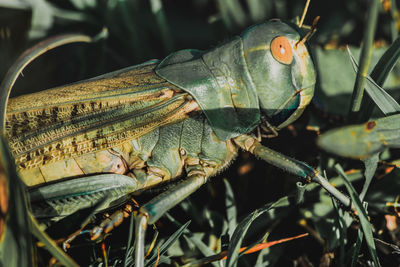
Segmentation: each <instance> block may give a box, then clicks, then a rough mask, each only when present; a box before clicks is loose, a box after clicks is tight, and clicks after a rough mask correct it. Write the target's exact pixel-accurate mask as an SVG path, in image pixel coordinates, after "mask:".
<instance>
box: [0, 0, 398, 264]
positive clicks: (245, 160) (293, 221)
mask: <svg viewBox="0 0 400 267" xmlns="http://www.w3.org/2000/svg"><path fill="white" fill-rule="evenodd" d="M305 2H306V1H305V0H174V1H171V0H164V1H161V0H148V1H145V0H130V1H129V0H98V1H95V0H54V1H50V0H0V62H1V64H0V79H2V77H3V76H4V75H5V73H6V71H7V70H8V69H9V67H10V66H11V64H12V63H13V62H14V61H15V60H16V59H17V57H18V56H19V55H20V54H21V53H22V52H23V51H24V50H26V49H27V48H29V47H31V46H32V45H34V44H36V43H38V42H39V41H41V40H43V39H46V38H48V37H50V36H54V35H57V34H64V33H71V32H73V33H85V34H88V35H90V36H95V35H97V34H99V33H103V35H105V36H106V37H105V38H102V39H99V40H98V41H97V42H95V43H91V44H71V45H67V46H64V47H60V48H57V49H55V50H52V51H50V52H48V53H46V54H45V55H43V56H41V57H40V58H39V59H37V60H35V61H34V62H33V63H31V64H30V65H29V66H28V67H27V68H26V69H25V70H24V72H23V76H22V77H20V78H19V79H18V81H17V83H16V85H15V88H14V91H13V95H19V94H24V93H29V92H35V91H38V90H42V89H46V88H50V87H54V86H59V85H63V84H66V83H70V82H74V81H78V80H82V79H87V78H91V77H93V76H96V75H100V74H103V73H106V72H110V71H113V70H117V69H121V68H123V67H127V66H131V65H134V64H139V63H142V62H144V61H147V60H149V59H153V58H158V59H162V58H164V57H165V56H167V55H168V54H169V53H170V52H172V51H176V50H179V49H185V48H196V49H203V50H206V49H210V48H212V47H214V46H215V45H218V44H220V43H222V42H224V41H227V40H229V38H230V37H232V36H234V35H235V34H239V33H240V32H241V31H242V30H244V29H245V28H246V27H248V26H250V25H252V24H255V23H259V22H262V21H265V20H267V19H271V18H280V19H282V20H291V21H296V18H298V17H300V16H301V13H302V11H303V8H304V5H305ZM398 2H400V1H395V0H383V1H381V5H380V10H379V16H378V23H377V30H376V34H375V42H374V50H373V56H372V63H371V68H372V67H373V66H374V65H375V63H376V62H377V61H378V59H379V58H380V56H381V55H382V54H383V53H384V51H385V50H386V49H387V48H388V46H389V45H390V44H391V43H392V42H393V41H394V40H395V39H396V38H397V37H398V33H399V27H400V17H399V11H398V9H397V6H398V5H399V3H398ZM370 3H371V1H369V0H351V1H348V0H339V1H316V0H314V1H312V2H311V4H310V7H309V11H308V13H307V17H306V19H305V24H308V25H310V24H311V23H312V21H313V19H314V18H315V17H316V16H321V19H320V21H319V23H318V25H317V31H316V33H315V34H314V36H313V37H312V38H311V40H310V41H309V42H310V45H311V47H312V52H313V56H314V59H315V61H314V62H315V64H316V66H317V71H318V84H317V88H316V97H315V99H314V100H313V104H312V106H311V107H310V108H309V109H308V110H307V111H306V113H305V114H304V115H303V116H302V118H301V119H300V120H299V121H298V122H296V123H295V124H294V125H291V126H290V127H288V128H287V129H284V130H282V131H281V133H280V136H279V137H278V138H275V139H269V140H265V141H264V144H265V145H267V146H269V147H271V148H273V149H276V150H278V151H280V152H282V153H283V154H286V155H289V156H292V157H295V158H296V159H299V160H302V161H305V162H307V163H309V164H311V166H314V167H317V168H319V169H320V170H326V171H327V176H328V177H329V178H332V179H331V182H333V183H334V184H335V185H337V186H341V185H343V182H342V180H341V179H340V178H339V177H338V175H337V173H336V172H335V171H334V170H333V166H334V164H335V163H337V162H339V163H340V164H341V165H342V166H343V168H344V169H345V171H348V178H349V179H350V180H351V181H354V186H355V187H356V189H358V190H359V189H360V188H361V187H362V185H363V182H362V180H363V174H362V172H363V168H364V165H363V164H362V163H361V162H360V161H357V160H349V159H344V158H340V157H335V156H332V155H329V154H326V153H324V152H323V151H321V150H320V149H319V148H318V147H317V146H316V145H315V139H316V138H317V135H318V133H319V131H325V130H327V129H329V128H333V127H335V126H337V125H341V124H343V123H344V121H345V120H346V119H345V118H344V117H343V115H346V114H347V112H348V109H349V105H350V97H351V93H352V90H353V86H354V80H355V77H356V75H355V72H354V71H353V70H352V67H351V62H350V60H349V57H348V55H347V53H346V52H345V51H344V46H345V45H350V46H351V50H352V52H353V53H354V54H355V56H356V58H358V57H359V50H360V49H359V47H360V44H361V42H362V38H363V32H364V27H365V25H366V19H367V18H366V14H367V10H368V7H369V5H370ZM399 82H400V69H399V68H398V67H397V66H396V67H395V68H394V69H393V71H392V72H391V74H390V76H389V78H388V79H387V82H386V84H385V86H384V88H385V89H387V90H388V92H389V93H390V94H391V95H392V96H393V98H394V99H396V100H399V98H400V91H399V90H398V89H399ZM50 101H51V100H50ZM374 116H375V117H380V116H382V115H381V114H380V113H379V112H375V113H374ZM398 156H399V152H398V151H396V150H393V149H392V150H386V151H384V152H383V153H382V155H381V162H380V164H379V166H378V171H377V172H376V174H375V176H374V179H373V182H372V185H371V187H370V189H369V191H368V194H367V196H366V200H367V201H368V202H369V209H368V210H369V212H370V214H369V215H370V216H371V222H372V225H373V227H372V228H373V232H374V236H375V237H376V238H378V239H379V240H381V241H377V242H376V246H377V252H378V256H379V258H380V260H381V264H382V265H384V266H395V265H396V266H397V265H399V264H400V258H399V254H398V253H399V250H398V246H399V245H400V239H399V238H400V233H399V232H400V228H399V227H398V223H399V216H400V213H399V211H398V210H397V207H398V206H399V201H398V197H399V195H400V182H399V181H400V170H399V168H398V165H397V167H394V166H395V165H390V164H389V163H388V162H393V160H395V159H398V158H399V157H398ZM397 164H398V163H397ZM223 178H227V179H226V180H225V179H223ZM297 181H298V180H297V178H296V177H293V176H291V175H288V174H286V173H284V172H282V171H281V170H278V169H276V168H273V167H271V166H268V165H267V164H266V163H264V162H262V161H260V160H257V159H255V158H254V157H252V156H251V155H249V154H247V153H241V154H240V155H239V157H238V159H237V160H236V161H235V162H234V163H233V164H232V166H230V168H228V169H227V170H226V171H225V172H224V173H222V174H220V175H219V177H217V178H214V179H212V180H211V182H210V183H208V184H207V185H206V186H204V187H203V188H202V189H201V190H199V192H198V193H196V194H195V195H194V196H192V197H190V198H189V200H187V201H184V202H183V203H182V204H181V205H180V206H179V207H177V208H175V209H173V210H172V211H171V212H170V214H169V216H166V217H163V218H162V219H161V220H160V221H159V222H158V223H157V229H158V231H159V232H160V235H159V237H158V242H160V243H162V242H163V241H164V240H166V239H168V238H169V237H170V236H171V235H172V234H173V233H174V232H175V231H176V230H177V229H178V228H179V225H182V224H184V223H186V222H187V221H188V220H192V221H191V223H190V225H189V226H188V228H187V229H186V230H185V231H184V234H183V237H181V238H180V239H179V241H178V242H175V243H174V244H173V246H172V247H170V248H169V249H168V251H167V253H166V254H165V257H164V258H163V259H164V260H165V262H168V264H173V263H174V262H175V263H179V264H182V263H185V262H187V261H188V260H189V259H191V258H197V259H198V258H201V257H203V256H206V255H207V254H209V253H216V252H219V251H220V250H221V249H223V248H224V247H226V245H227V244H229V237H231V235H232V233H233V230H234V229H235V227H236V226H237V222H240V221H241V220H242V219H243V218H245V216H247V215H248V214H249V213H251V212H253V211H254V210H256V209H257V208H260V207H263V205H265V204H266V203H269V202H274V201H276V200H278V199H279V198H282V197H285V196H288V195H291V194H295V192H301V190H302V189H301V188H303V186H301V185H299V184H297V186H296V182H297ZM305 189H306V192H305V195H304V201H303V202H302V203H301V204H299V205H294V204H293V205H286V206H285V205H284V206H283V207H281V208H278V209H273V210H268V212H266V213H264V214H263V215H261V216H259V217H258V218H257V219H256V220H255V221H254V222H253V224H252V226H251V227H250V230H249V231H248V233H247V235H246V236H245V239H244V241H243V244H246V245H247V244H251V243H252V242H256V241H257V240H260V238H262V237H263V236H264V237H268V239H267V240H268V241H269V240H276V239H280V238H284V237H288V236H294V235H298V234H300V233H304V232H308V233H310V236H309V237H306V238H303V239H299V240H296V241H292V242H289V243H286V244H282V245H277V246H274V247H271V248H270V249H266V250H263V251H262V252H261V253H259V254H254V255H248V256H244V257H241V258H240V259H239V266H254V264H258V266H267V265H268V266H272V265H273V264H275V265H276V266H318V265H319V266H328V265H334V266H339V265H348V264H349V263H350V262H351V259H352V258H353V259H354V257H356V258H355V261H356V263H357V265H361V266H370V264H371V259H370V258H369V256H368V249H367V248H366V245H365V242H364V243H363V245H362V246H361V253H360V254H358V253H356V254H354V253H353V250H354V244H355V242H356V239H357V231H358V229H359V225H358V223H357V222H352V220H351V218H350V217H348V215H344V213H342V211H341V210H340V208H335V205H334V204H333V203H332V200H331V198H330V197H329V196H328V195H327V194H326V193H325V192H324V191H323V190H320V188H318V187H316V186H314V185H308V186H307V187H306V188H305ZM341 190H342V191H344V192H345V188H344V187H343V188H341ZM152 194H154V192H149V193H148V194H145V195H144V196H140V197H139V198H138V201H139V203H144V202H145V201H146V199H149V198H150V197H151V196H152ZM341 219H343V220H341ZM128 221H129V220H128ZM128 231H129V222H126V223H124V224H123V225H122V226H120V227H119V228H118V229H116V230H114V231H113V232H112V233H111V235H110V236H108V237H107V238H106V239H105V241H104V242H105V243H106V245H107V253H108V261H109V263H110V264H113V265H116V264H121V262H122V260H121V258H123V257H125V256H124V255H125V254H124V253H125V250H126V242H127V241H126V239H127V233H128ZM148 235H149V236H150V237H151V231H149V234H148ZM150 241H151V240H149V243H150ZM393 246H394V247H393ZM396 246H397V250H396ZM69 252H70V253H71V254H72V255H73V257H74V258H75V259H76V260H77V261H78V262H79V263H80V264H82V265H89V264H93V265H98V264H100V262H101V261H102V260H103V257H102V256H101V255H102V253H101V252H100V248H99V245H98V244H96V243H93V242H88V241H87V240H78V241H76V243H72V247H71V249H70V250H69ZM167 256H168V257H167ZM171 260H172V261H171Z"/></svg>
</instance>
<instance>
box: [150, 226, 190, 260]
mask: <svg viewBox="0 0 400 267" xmlns="http://www.w3.org/2000/svg"><path fill="white" fill-rule="evenodd" d="M189 224H190V221H188V222H186V223H185V224H184V225H182V226H181V227H180V228H179V229H178V230H177V231H176V232H175V233H173V234H172V235H171V236H170V237H169V238H168V239H167V240H166V241H165V242H164V243H163V244H162V245H161V246H160V248H159V251H158V253H154V254H153V256H152V257H151V258H150V259H149V261H148V262H147V263H146V266H152V265H153V264H154V263H155V262H156V261H157V258H158V256H162V255H163V254H164V253H165V252H166V251H167V250H168V248H169V247H170V246H171V245H172V244H173V243H174V242H175V241H176V240H177V239H178V238H179V237H180V236H181V235H182V234H183V233H184V231H185V230H186V228H187V227H188V226H189Z"/></svg>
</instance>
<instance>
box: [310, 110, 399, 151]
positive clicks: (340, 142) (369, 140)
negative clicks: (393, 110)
mask: <svg viewBox="0 0 400 267" xmlns="http://www.w3.org/2000/svg"><path fill="white" fill-rule="evenodd" d="M317 144H318V146H320V147H321V148H322V149H324V150H326V151H328V152H330V153H333V154H336V155H339V156H342V157H350V158H357V159H360V158H361V159H363V158H367V157H370V156H372V155H373V154H375V153H379V152H382V151H383V150H385V149H386V148H387V147H389V148H398V147H400V114H397V115H392V116H388V117H385V118H381V119H377V120H375V121H370V122H367V123H364V124H359V125H350V126H345V127H341V128H337V129H333V130H330V131H328V132H326V133H324V134H322V135H320V136H319V137H318V140H317Z"/></svg>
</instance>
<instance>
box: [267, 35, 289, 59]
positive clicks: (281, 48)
mask: <svg viewBox="0 0 400 267" xmlns="http://www.w3.org/2000/svg"><path fill="white" fill-rule="evenodd" d="M271 53H272V56H273V57H274V58H275V59H276V60H277V61H279V62H281V63H283V64H288V65H289V64H290V63H292V60H293V52H292V47H291V46H290V43H289V40H288V39H287V38H286V37H284V36H278V37H275V38H274V39H273V40H272V42H271Z"/></svg>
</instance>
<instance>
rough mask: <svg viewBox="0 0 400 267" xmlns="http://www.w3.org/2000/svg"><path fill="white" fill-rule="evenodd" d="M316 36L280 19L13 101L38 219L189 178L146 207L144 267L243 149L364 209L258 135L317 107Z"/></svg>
mask: <svg viewBox="0 0 400 267" xmlns="http://www.w3.org/2000/svg"><path fill="white" fill-rule="evenodd" d="M308 37H309V34H307V35H306V36H302V35H301V34H300V31H299V29H298V27H297V26H296V25H294V24H291V23H287V22H283V21H280V20H278V19H274V20H270V21H267V22H264V23H261V24H258V25H255V26H252V27H250V28H248V29H247V30H245V31H244V32H243V33H242V34H241V35H240V36H237V37H234V38H233V39H232V40H230V41H228V42H225V43H223V44H220V45H218V46H216V47H215V48H213V49H211V50H207V51H200V50H194V49H189V50H182V51H178V52H175V53H172V54H171V55H169V56H167V57H166V58H165V59H163V60H161V61H158V60H151V61H148V62H145V63H143V64H140V65H136V66H133V67H129V68H125V69H123V70H119V71H116V72H112V73H109V74H105V75H102V76H99V77H95V78H92V79H89V80H85V81H82V82H77V83H73V84H70V85H66V86H61V87H57V88H54V89H48V90H45V91H41V92H38V93H33V94H28V95H22V96H19V97H15V98H11V99H9V100H8V99H6V101H7V100H8V105H7V111H6V118H5V128H4V130H3V132H4V133H5V136H6V139H7V141H8V145H9V147H10V149H11V152H12V155H13V157H14V158H15V164H16V168H17V171H18V173H19V175H20V177H21V178H22V180H23V182H24V183H25V184H26V185H27V186H28V187H29V195H30V202H31V206H32V212H33V214H34V215H35V217H36V218H39V219H52V220H57V219H60V218H63V217H65V216H67V215H69V214H72V213H74V212H76V211H77V210H80V209H83V208H86V207H90V206H93V205H95V204H96V203H99V201H100V200H101V201H102V202H101V203H102V205H100V206H99V207H98V212H100V211H102V210H105V209H107V208H110V207H113V206H115V205H119V204H121V203H123V202H124V201H126V200H127V199H129V197H130V196H132V195H135V194H140V193H141V192H143V191H145V190H148V189H150V188H153V187H157V186H160V185H162V184H166V183H169V182H171V181H176V180H177V179H178V182H177V183H176V184H174V185H173V186H172V187H171V188H169V189H168V190H167V191H165V192H163V193H161V194H159V195H157V196H156V197H154V198H153V199H152V200H150V201H149V202H148V203H145V204H144V205H141V206H140V209H139V211H138V214H137V216H136V230H135V232H136V236H135V238H136V242H135V244H136V248H135V264H136V266H143V262H144V238H145V232H146V227H147V225H150V224H153V223H155V222H156V221H157V220H158V219H159V218H160V217H161V216H162V215H163V214H165V212H167V211H168V210H169V209H171V208H173V207H174V206H176V205H177V204H178V203H179V202H181V201H182V200H184V199H185V198H186V197H188V196H189V195H191V194H192V193H194V192H195V191H196V190H197V189H199V188H200V187H201V186H202V185H203V184H205V183H206V182H207V181H208V180H209V179H210V177H212V176H215V175H216V174H217V173H219V172H221V171H222V170H224V169H225V168H226V167H227V166H228V165H229V164H230V162H231V161H233V160H234V158H235V157H236V155H237V154H238V150H239V149H243V150H245V151H249V152H250V153H252V154H254V155H256V156H257V157H259V158H261V159H263V160H265V161H266V162H268V163H270V164H272V165H274V166H277V167H279V168H282V169H284V170H286V171H288V172H290V173H293V174H295V175H298V176H300V177H302V178H304V179H305V180H306V181H313V182H317V183H319V184H321V185H322V186H323V187H324V188H325V189H326V190H328V192H329V193H330V194H332V195H333V196H334V197H335V198H337V199H338V200H339V201H340V202H341V203H342V204H343V205H344V206H345V207H347V208H352V204H351V201H350V199H349V198H348V197H347V196H345V195H343V194H342V193H341V192H339V191H338V190H337V189H336V188H335V187H333V186H332V185H331V184H329V182H328V181H327V180H326V179H325V178H324V177H322V176H321V175H320V174H319V173H318V172H317V171H316V170H314V169H313V168H311V167H310V166H308V165H307V164H305V163H303V162H300V161H298V160H295V159H293V158H290V157H287V156H285V155H283V154H280V153H279V152H276V151H273V150H271V149H269V148H267V147H265V146H263V145H262V144H261V143H260V140H259V138H258V136H257V134H255V132H257V129H259V131H261V132H262V133H263V135H265V136H276V135H277V133H278V131H279V130H280V129H282V128H284V127H286V126H288V125H289V124H291V123H292V122H294V121H295V120H296V119H297V118H299V116H300V115H301V114H302V113H303V111H304V109H305V108H306V106H307V105H308V104H309V103H310V101H311V99H312V97H313V93H314V87H315V82H316V74H315V69H314V65H313V61H312V58H311V56H310V54H309V52H308V48H307V44H306V40H307V38H308ZM179 179H180V180H179ZM100 231H101V230H100Z"/></svg>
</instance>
